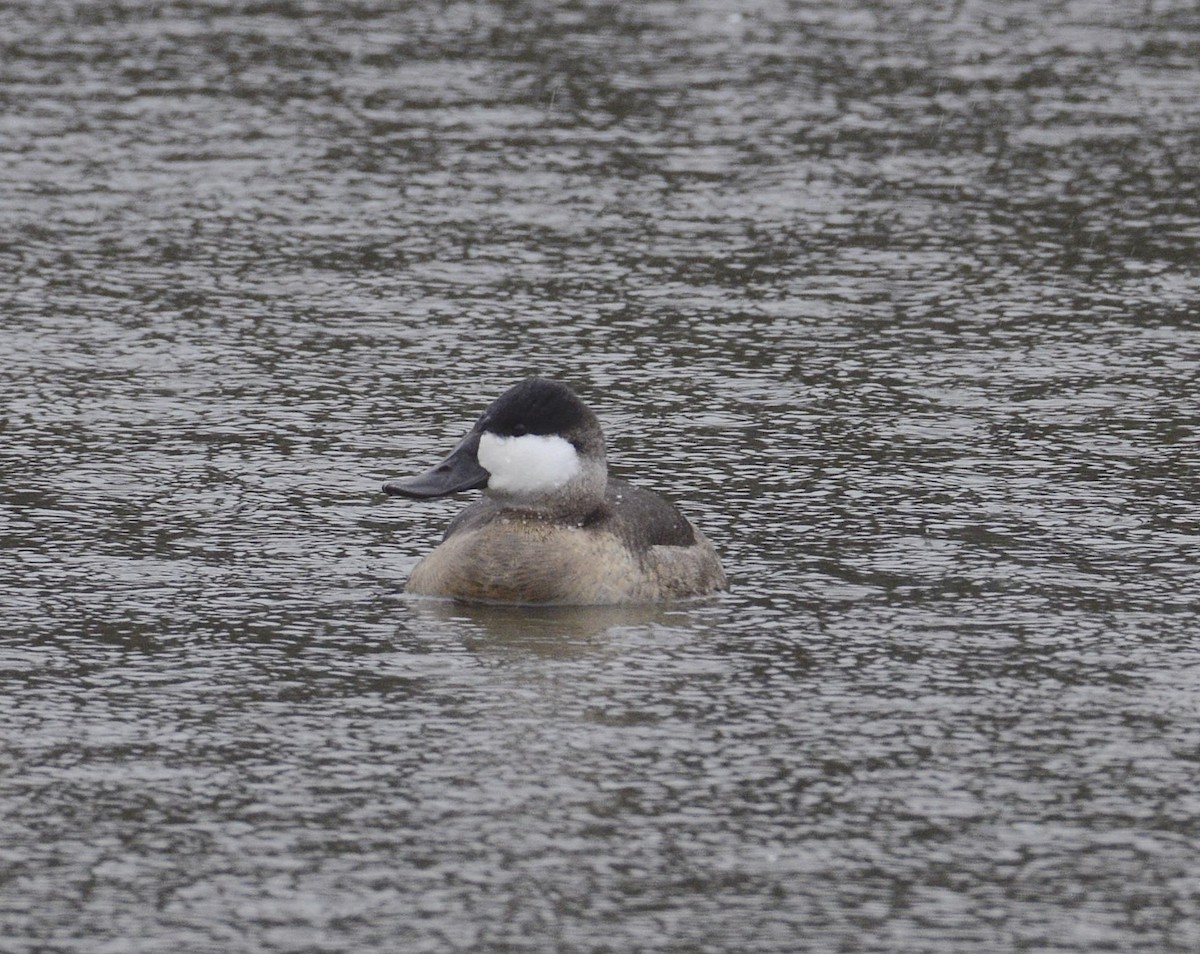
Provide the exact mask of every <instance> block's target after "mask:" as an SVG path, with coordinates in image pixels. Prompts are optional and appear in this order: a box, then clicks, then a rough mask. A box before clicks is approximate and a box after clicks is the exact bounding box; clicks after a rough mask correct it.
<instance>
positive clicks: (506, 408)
mask: <svg viewBox="0 0 1200 954" xmlns="http://www.w3.org/2000/svg"><path fill="white" fill-rule="evenodd" d="M606 480H607V469H606V464H605V456H604V433H603V431H602V430H601V429H600V422H599V420H598V419H597V418H596V415H595V414H593V413H592V412H591V411H590V410H588V408H587V407H586V405H584V403H583V402H582V401H580V400H579V398H578V397H576V395H575V392H573V391H572V390H571V389H570V388H568V387H567V386H566V385H565V384H559V383H558V382H557V381H547V380H546V379H544V378H529V379H527V380H525V381H522V382H521V383H520V384H517V385H515V386H513V387H511V388H509V389H508V390H507V391H505V392H504V393H503V394H501V395H500V397H498V398H496V400H495V401H493V402H492V403H491V404H490V405H489V406H488V408H487V410H485V411H484V412H483V414H482V415H481V416H480V418H479V420H478V421H476V423H475V426H474V427H472V428H471V430H470V431H468V432H467V435H466V436H465V437H464V438H463V439H462V440H461V441H459V443H458V446H457V447H455V448H454V450H453V451H451V452H450V454H449V456H448V457H446V459H445V460H443V461H442V462H441V463H440V464H438V465H437V466H436V467H434V468H432V469H430V470H427V471H426V472H425V473H423V474H420V475H419V476H417V477H408V478H401V479H398V480H389V481H388V482H387V483H386V484H384V485H383V489H384V491H385V492H387V493H389V494H397V495H399V496H402V497H416V498H427V497H444V496H446V495H447V494H454V493H458V492H460V491H463V490H477V489H481V488H482V489H484V490H485V491H486V492H487V493H488V494H490V495H491V496H494V497H500V498H505V499H510V500H512V501H513V502H514V503H516V504H519V505H522V506H551V505H553V504H554V503H555V502H569V503H571V504H573V505H577V504H578V503H579V502H580V501H589V500H599V499H600V498H601V497H603V496H604V488H605V483H606Z"/></svg>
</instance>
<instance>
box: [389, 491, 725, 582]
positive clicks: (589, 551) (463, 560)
mask: <svg viewBox="0 0 1200 954" xmlns="http://www.w3.org/2000/svg"><path fill="white" fill-rule="evenodd" d="M725 586H726V582H725V573H724V572H723V571H722V569H721V564H720V561H719V560H718V558H717V554H716V551H715V550H714V549H713V546H712V544H711V543H709V541H708V539H707V538H706V537H705V536H704V535H703V534H702V533H700V531H698V530H696V529H695V527H693V526H692V525H691V524H690V523H689V522H688V521H687V519H686V518H685V517H683V515H682V514H680V513H679V511H677V510H676V509H675V508H674V507H672V506H671V505H670V504H668V503H667V502H666V501H665V500H662V499H661V498H660V497H657V496H655V495H654V494H651V493H649V492H648V491H644V490H639V489H638V488H636V487H632V486H631V485H629V484H626V483H624V482H623V481H618V480H610V481H609V488H608V493H607V495H606V497H605V501H604V504H603V505H602V506H601V507H597V508H594V509H592V510H589V512H587V513H585V514H578V515H575V516H574V517H571V518H568V517H566V516H564V515H562V514H558V515H556V516H555V518H554V519H547V518H546V517H545V516H544V515H542V514H540V513H538V512H536V511H526V510H521V509H515V508H507V507H504V506H501V505H499V504H497V503H495V502H494V501H491V500H487V499H485V500H482V501H480V502H478V503H476V504H474V505H472V506H471V507H469V508H468V509H467V510H466V511H464V512H463V513H462V514H461V515H460V516H459V517H458V518H457V519H456V520H455V521H454V523H452V524H451V525H450V529H449V530H448V531H447V533H446V539H445V540H444V541H443V542H442V544H441V545H440V546H439V547H438V548H437V549H435V550H434V551H433V552H432V553H430V554H429V555H428V556H426V557H425V558H424V559H423V560H422V561H421V562H420V563H418V564H417V566H416V568H415V569H414V570H413V572H412V576H411V577H409V580H408V585H407V587H406V589H407V590H408V591H409V592H410V593H420V594H424V595H427V596H443V597H453V598H455V599H460V600H466V601H469V602H478V603H561V604H575V605H606V604H618V603H652V602H659V601H663V600H675V599H682V598H686V597H693V596H702V595H705V594H708V593H713V592H716V591H718V590H723V589H725Z"/></svg>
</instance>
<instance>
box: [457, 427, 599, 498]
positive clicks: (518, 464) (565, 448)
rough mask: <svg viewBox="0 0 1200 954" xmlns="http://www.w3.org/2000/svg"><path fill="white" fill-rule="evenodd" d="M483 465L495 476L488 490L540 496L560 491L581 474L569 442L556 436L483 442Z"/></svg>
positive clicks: (491, 436)
mask: <svg viewBox="0 0 1200 954" xmlns="http://www.w3.org/2000/svg"><path fill="white" fill-rule="evenodd" d="M478 457H479V463H480V464H481V465H482V467H483V469H484V470H486V471H487V472H488V473H489V474H491V475H492V476H491V478H490V479H489V480H488V490H494V491H496V492H498V493H502V494H513V495H515V496H522V497H524V496H536V495H537V494H543V493H548V492H550V491H552V490H557V489H558V488H559V487H561V486H563V484H565V483H567V482H568V481H569V480H571V478H572V477H575V476H576V475H577V474H578V473H579V470H580V468H579V455H578V454H576V453H575V448H574V447H572V446H571V444H570V442H569V441H565V440H563V439H562V438H561V437H557V436H554V435H548V436H543V435H541V434H523V435H522V436H520V437H498V436H496V435H495V434H488V433H484V434H483V435H482V436H481V437H480V438H479V451H478Z"/></svg>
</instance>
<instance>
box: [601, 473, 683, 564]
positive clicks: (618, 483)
mask: <svg viewBox="0 0 1200 954" xmlns="http://www.w3.org/2000/svg"><path fill="white" fill-rule="evenodd" d="M604 502H605V510H606V511H607V514H606V515H605V516H606V522H608V523H609V525H610V526H611V528H612V529H613V531H614V532H616V533H618V534H619V535H620V536H621V537H622V538H624V539H625V540H626V542H627V543H628V544H629V545H630V546H631V547H633V548H634V549H636V550H646V549H649V548H650V547H662V546H666V547H690V546H692V545H693V544H694V543H695V542H696V530H695V528H694V527H693V526H692V525H691V523H689V522H688V519H687V517H685V516H684V515H683V514H681V513H680V512H679V511H678V510H677V509H675V507H674V505H672V504H670V503H668V502H667V501H666V500H664V499H663V498H662V497H660V496H659V495H658V494H656V493H652V492H651V491H649V490H643V489H642V488H641V487H635V486H634V485H633V484H631V483H628V482H627V481H624V480H620V479H619V478H616V477H610V478H609V479H608V489H607V491H606V492H605V495H604Z"/></svg>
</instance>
